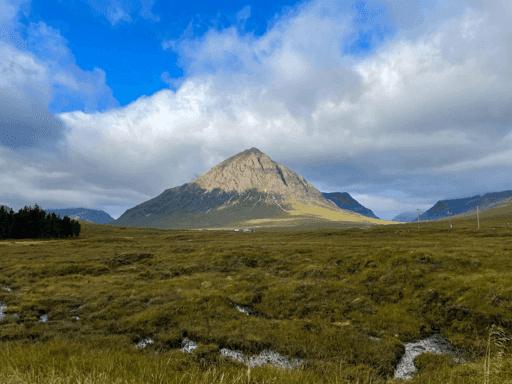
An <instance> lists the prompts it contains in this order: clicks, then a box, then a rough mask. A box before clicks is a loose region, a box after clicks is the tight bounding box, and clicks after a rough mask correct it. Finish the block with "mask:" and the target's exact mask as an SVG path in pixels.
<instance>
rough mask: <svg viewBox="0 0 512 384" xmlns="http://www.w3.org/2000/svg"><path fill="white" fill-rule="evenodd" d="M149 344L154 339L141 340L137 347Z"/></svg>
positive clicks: (144, 346)
mask: <svg viewBox="0 0 512 384" xmlns="http://www.w3.org/2000/svg"><path fill="white" fill-rule="evenodd" d="M77 317H78V316H77ZM149 344H153V340H152V339H151V338H149V337H148V338H147V339H144V340H142V341H140V342H139V344H137V345H136V346H135V348H146V347H147V346H148V345H149Z"/></svg>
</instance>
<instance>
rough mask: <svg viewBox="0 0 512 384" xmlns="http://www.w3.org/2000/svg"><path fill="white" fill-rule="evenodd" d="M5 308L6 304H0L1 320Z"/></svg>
mask: <svg viewBox="0 0 512 384" xmlns="http://www.w3.org/2000/svg"><path fill="white" fill-rule="evenodd" d="M6 309H7V305H5V303H2V304H0V320H2V319H3V318H4V317H5V315H4V311H5V310H6Z"/></svg>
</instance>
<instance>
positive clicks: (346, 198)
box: [322, 192, 379, 219]
mask: <svg viewBox="0 0 512 384" xmlns="http://www.w3.org/2000/svg"><path fill="white" fill-rule="evenodd" d="M322 194H323V195H324V196H325V198H327V199H329V200H331V201H332V202H334V204H336V205H337V206H338V207H340V208H341V209H348V210H349V211H352V212H356V213H359V214H361V215H363V216H366V217H371V218H373V219H379V218H378V217H377V216H375V214H374V213H373V212H372V210H371V209H368V208H366V207H364V206H362V205H361V204H359V202H358V201H357V200H355V199H354V198H353V197H352V196H350V194H348V193H347V192H330V193H327V192H322Z"/></svg>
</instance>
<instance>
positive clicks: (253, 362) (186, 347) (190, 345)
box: [181, 337, 304, 369]
mask: <svg viewBox="0 0 512 384" xmlns="http://www.w3.org/2000/svg"><path fill="white" fill-rule="evenodd" d="M181 345H183V347H182V348H181V351H182V352H187V353H194V349H196V348H197V343H196V342H195V341H192V340H190V339H188V338H186V337H185V338H184V339H183V341H182V342H181ZM220 354H221V355H222V356H227V357H230V358H231V359H233V360H236V361H238V362H240V363H243V364H245V365H247V366H249V367H260V366H262V365H266V364H270V365H272V366H273V367H277V368H284V369H294V368H297V367H299V366H301V365H302V364H303V362H304V360H302V359H288V358H286V357H284V356H281V355H280V354H279V353H277V352H273V351H270V350H268V349H265V350H264V351H263V352H261V353H260V354H259V355H258V356H251V357H245V356H244V354H243V353H242V352H239V351H233V350H231V349H227V348H222V349H221V350H220Z"/></svg>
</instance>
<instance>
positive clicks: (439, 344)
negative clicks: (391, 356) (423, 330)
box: [395, 334, 466, 380]
mask: <svg viewBox="0 0 512 384" xmlns="http://www.w3.org/2000/svg"><path fill="white" fill-rule="evenodd" d="M404 346H405V354H404V356H403V357H402V360H400V362H399V363H398V365H397V366H396V369H395V379H398V378H400V379H405V380H409V379H411V378H412V374H413V373H414V372H416V371H417V368H416V366H415V365H414V358H416V357H417V356H419V355H421V354H422V353H434V354H436V355H443V354H446V353H452V354H454V355H455V358H454V360H455V362H457V363H459V364H465V363H466V361H465V360H464V358H463V357H462V356H461V354H460V351H459V350H458V349H456V348H455V347H454V346H453V345H451V344H450V343H449V342H448V341H447V340H446V339H444V338H443V337H442V336H441V335H439V334H435V335H432V336H430V337H428V338H426V339H423V340H415V341H413V342H411V343H404Z"/></svg>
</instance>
